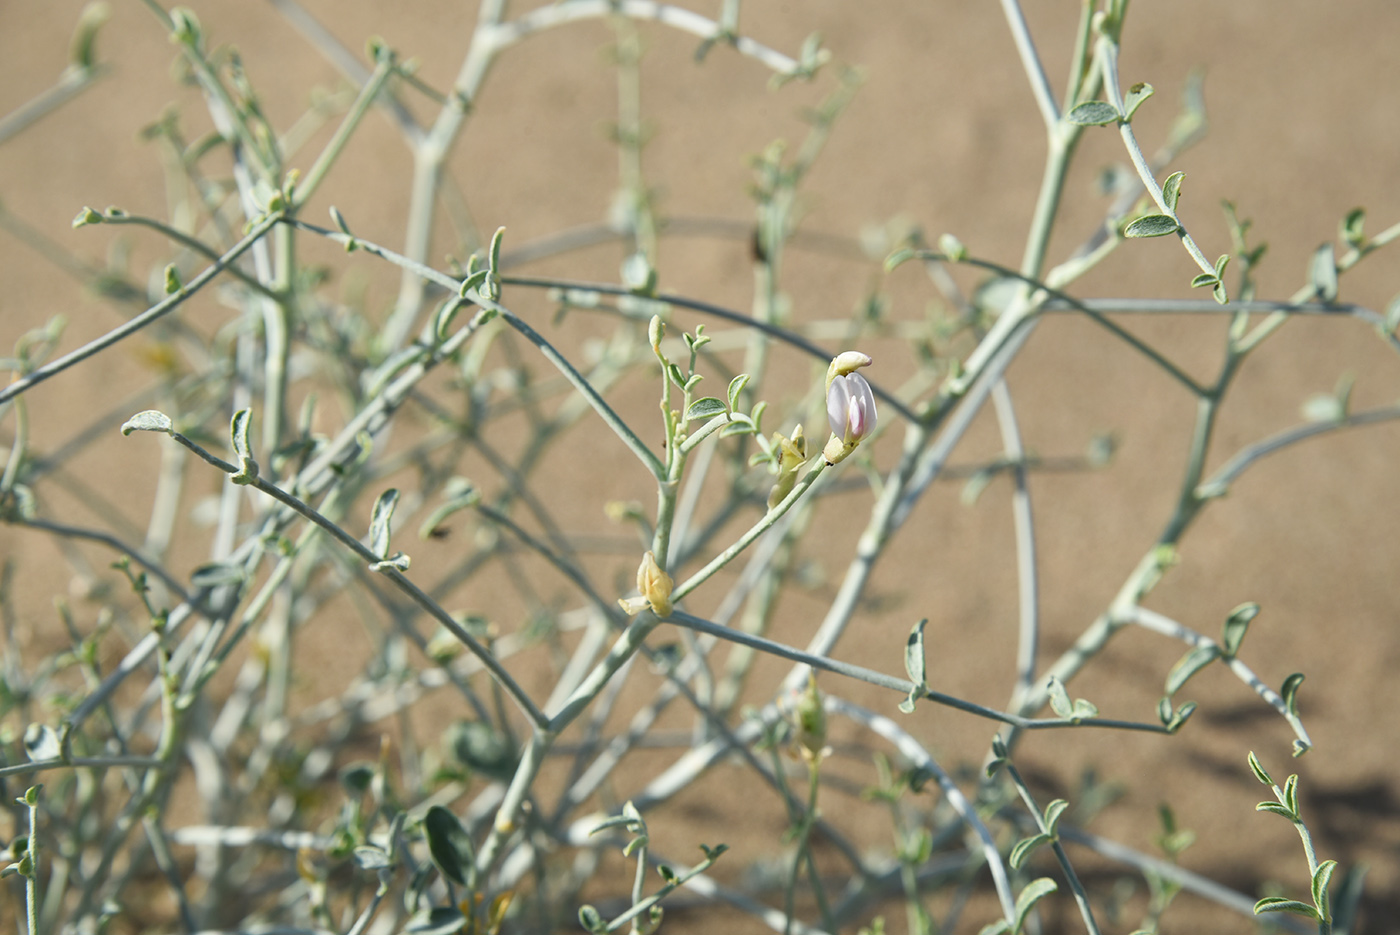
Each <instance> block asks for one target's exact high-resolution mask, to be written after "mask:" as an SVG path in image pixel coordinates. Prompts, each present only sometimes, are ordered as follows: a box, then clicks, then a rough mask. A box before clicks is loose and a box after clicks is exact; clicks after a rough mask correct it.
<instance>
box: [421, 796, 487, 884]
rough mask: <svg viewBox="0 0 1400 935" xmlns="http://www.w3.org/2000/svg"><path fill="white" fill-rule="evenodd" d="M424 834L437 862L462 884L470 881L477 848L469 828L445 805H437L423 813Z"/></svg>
mask: <svg viewBox="0 0 1400 935" xmlns="http://www.w3.org/2000/svg"><path fill="white" fill-rule="evenodd" d="M423 834H424V836H426V837H427V839H428V853H429V854H431V855H432V858H433V863H434V864H435V865H436V866H437V868H438V870H439V871H441V873H442V875H443V876H445V877H447V879H449V880H451V881H452V882H453V883H456V884H457V885H458V886H465V885H466V883H467V870H468V869H469V868H470V867H471V865H472V863H473V861H475V859H476V857H475V848H473V847H472V839H471V836H470V835H469V834H467V829H466V828H463V827H462V823H461V822H460V821H458V820H457V816H456V815H454V814H452V813H451V812H450V811H448V810H447V809H446V808H443V807H442V806H441V805H434V806H433V807H432V808H430V809H428V813H427V814H426V815H424V816H423Z"/></svg>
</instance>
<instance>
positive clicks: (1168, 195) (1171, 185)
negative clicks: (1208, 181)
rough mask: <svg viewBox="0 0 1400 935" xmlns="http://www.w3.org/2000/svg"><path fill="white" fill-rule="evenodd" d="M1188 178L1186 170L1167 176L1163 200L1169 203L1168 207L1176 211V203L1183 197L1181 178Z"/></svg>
mask: <svg viewBox="0 0 1400 935" xmlns="http://www.w3.org/2000/svg"><path fill="white" fill-rule="evenodd" d="M1184 178H1186V173H1185V172H1173V173H1172V174H1171V175H1169V176H1167V180H1166V181H1165V182H1163V183H1162V200H1163V201H1165V202H1166V203H1167V207H1168V208H1171V209H1172V213H1175V212H1176V203H1177V200H1178V199H1179V198H1181V180H1182V179H1184Z"/></svg>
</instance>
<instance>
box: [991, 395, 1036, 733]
mask: <svg viewBox="0 0 1400 935" xmlns="http://www.w3.org/2000/svg"><path fill="white" fill-rule="evenodd" d="M992 404H993V405H994V406H995V407H996V413H997V424H998V425H999V426H1000V427H1001V444H1002V448H1003V450H1005V452H1006V457H1007V460H1009V461H1011V462H1012V464H1013V465H1014V466H1013V468H1012V480H1013V482H1014V483H1015V489H1014V491H1013V492H1012V495H1011V512H1012V517H1013V521H1014V523H1015V527H1016V581H1017V589H1018V600H1019V606H1020V633H1019V637H1018V639H1017V644H1016V645H1017V649H1016V684H1015V686H1014V687H1013V688H1012V699H1013V700H1012V703H1011V705H1010V707H1012V708H1015V698H1016V696H1018V695H1020V694H1021V693H1022V692H1025V691H1027V690H1028V689H1029V688H1030V686H1031V683H1032V682H1033V681H1035V663H1036V657H1037V655H1038V650H1039V646H1040V588H1039V582H1038V572H1037V567H1036V547H1035V514H1034V511H1033V510H1032V509H1031V493H1030V486H1029V484H1028V482H1027V478H1026V474H1027V472H1026V466H1025V454H1026V452H1025V449H1024V447H1023V446H1022V444H1021V431H1020V428H1019V426H1018V425H1017V423H1016V408H1015V405H1014V404H1013V403H1012V400H1011V390H1010V388H1009V387H1008V386H1007V385H1006V380H1005V378H1003V379H1002V380H1000V381H998V382H997V385H996V386H995V387H993V388H992Z"/></svg>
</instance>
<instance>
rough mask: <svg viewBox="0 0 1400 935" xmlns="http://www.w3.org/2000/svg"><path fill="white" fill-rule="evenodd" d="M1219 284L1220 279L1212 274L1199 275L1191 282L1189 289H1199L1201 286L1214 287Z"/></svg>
mask: <svg viewBox="0 0 1400 935" xmlns="http://www.w3.org/2000/svg"><path fill="white" fill-rule="evenodd" d="M1218 282H1220V277H1219V276H1217V275H1215V274H1214V273H1199V274H1197V275H1196V277H1195V278H1194V279H1192V280H1191V288H1192V289H1199V288H1200V287H1201V286H1214V285H1215V284H1216V283H1218Z"/></svg>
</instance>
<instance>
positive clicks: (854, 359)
mask: <svg viewBox="0 0 1400 935" xmlns="http://www.w3.org/2000/svg"><path fill="white" fill-rule="evenodd" d="M874 362H875V361H874V360H872V359H871V357H870V355H869V354H862V353H861V352H860V351H842V352H841V353H839V354H837V355H836V356H835V357H833V358H831V366H830V367H827V368H826V389H827V392H830V391H831V381H832V380H835V379H836V378H837V377H844V376H845V375H846V374H848V373H855V372H856V371H857V370H859V369H860V368H861V367H869V366H870V365H871V364H873V363H874Z"/></svg>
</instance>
